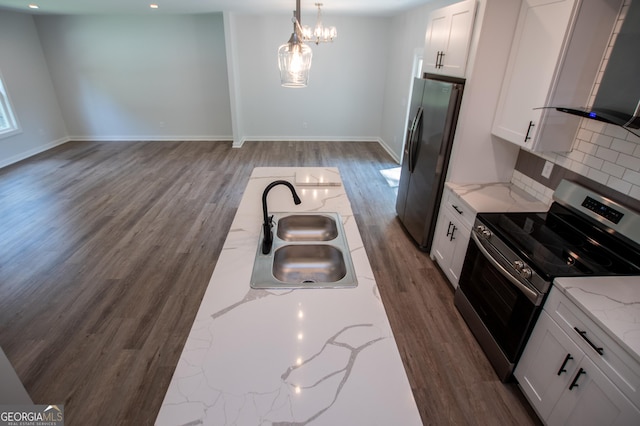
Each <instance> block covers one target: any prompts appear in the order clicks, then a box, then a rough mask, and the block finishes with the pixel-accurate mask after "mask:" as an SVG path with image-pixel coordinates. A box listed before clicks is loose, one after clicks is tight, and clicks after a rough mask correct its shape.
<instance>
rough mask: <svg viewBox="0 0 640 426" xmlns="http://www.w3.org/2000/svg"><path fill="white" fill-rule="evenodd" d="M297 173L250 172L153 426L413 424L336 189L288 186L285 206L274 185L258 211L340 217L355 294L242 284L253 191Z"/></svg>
mask: <svg viewBox="0 0 640 426" xmlns="http://www.w3.org/2000/svg"><path fill="white" fill-rule="evenodd" d="M303 171H304V168H299V167H298V168H294V167H262V168H256V169H254V171H253V173H252V175H251V178H250V179H249V183H248V185H247V188H246V190H245V193H244V195H243V198H242V200H241V202H240V206H239V208H238V211H237V213H236V216H235V218H234V220H233V223H232V225H231V229H230V231H229V234H228V235H227V239H226V241H225V243H224V246H223V249H222V252H221V254H220V257H219V258H218V261H217V263H216V267H215V270H214V272H213V275H212V277H211V280H210V282H209V286H208V287H207V290H206V292H205V295H204V298H203V300H202V303H201V305H200V308H199V311H198V313H197V316H196V318H195V321H194V324H193V326H192V329H191V332H190V333H189V336H188V338H187V341H186V344H185V347H184V349H183V352H182V355H181V357H180V360H179V362H178V366H177V367H176V370H175V372H174V375H173V378H172V380H171V383H170V385H169V389H168V391H167V394H166V395H165V399H164V402H163V404H162V407H161V409H160V412H159V414H158V418H157V420H156V424H158V425H184V424H216V425H231V424H233V425H264V424H275V423H282V424H301V425H302V424H307V423H310V422H313V424H314V425H337V424H367V425H374V424H379V425H388V424H402V425H420V424H422V423H421V419H420V415H419V412H418V409H417V407H416V404H415V401H414V398H413V394H412V392H411V388H410V385H409V381H408V379H407V375H406V373H405V371H404V368H403V365H402V360H401V358H400V354H399V352H398V348H397V346H396V342H395V339H394V337H393V333H392V331H391V327H390V325H389V321H388V319H387V316H386V313H385V310H384V306H383V304H382V301H381V299H380V294H379V292H378V288H377V286H376V282H375V280H374V277H373V272H372V270H371V266H370V264H369V260H368V258H367V254H366V252H365V250H364V246H363V243H362V240H361V237H360V233H359V230H358V227H357V224H356V222H355V219H354V217H353V213H352V211H351V206H350V204H349V200H348V198H347V195H346V193H345V190H344V186H342V185H331V186H325V187H323V186H315V187H297V188H296V190H297V192H298V194H299V195H300V198H301V199H302V204H300V205H298V206H296V205H294V204H293V201H292V197H291V193H290V191H289V190H288V188H286V187H284V186H282V185H280V186H276V187H274V188H273V189H272V190H271V191H270V192H269V196H268V205H269V210H270V212H278V211H280V212H288V211H291V212H323V211H324V212H337V213H339V214H340V215H341V217H342V221H343V225H344V228H345V233H346V235H347V241H348V244H349V249H350V252H351V257H352V260H353V264H354V267H355V272H356V275H357V279H358V286H357V287H356V288H347V289H296V290H254V289H251V288H250V286H249V281H250V277H251V271H252V268H253V261H254V257H255V254H256V251H257V247H258V239H259V235H260V230H261V224H262V206H261V197H262V192H263V190H264V188H265V187H266V186H267V185H268V184H269V183H270V182H272V181H274V180H278V179H285V180H288V181H290V182H292V183H293V182H295V177H296V173H300V172H303ZM327 171H328V172H329V173H336V174H338V170H337V169H336V168H327ZM210 220H215V218H211V219H210ZM211 237H212V238H219V236H211Z"/></svg>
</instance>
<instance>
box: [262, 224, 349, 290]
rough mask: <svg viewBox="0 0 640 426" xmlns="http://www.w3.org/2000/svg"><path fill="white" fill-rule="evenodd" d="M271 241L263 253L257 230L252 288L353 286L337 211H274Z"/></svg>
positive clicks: (342, 229) (345, 242)
mask: <svg viewBox="0 0 640 426" xmlns="http://www.w3.org/2000/svg"><path fill="white" fill-rule="evenodd" d="M273 223H274V225H273V228H272V230H273V245H272V248H271V251H270V252H269V253H268V254H262V250H261V246H262V239H263V235H262V232H261V233H260V238H259V240H258V247H257V250H256V257H255V261H254V264H253V272H252V274H251V287H252V288H270V289H278V288H281V289H291V288H341V287H356V286H357V285H358V281H357V280H356V275H355V271H354V268H353V261H352V260H351V252H350V251H349V246H348V244H347V238H346V235H345V232H344V228H343V226H342V218H341V217H340V215H339V214H338V213H333V212H326V213H325V212H322V213H273Z"/></svg>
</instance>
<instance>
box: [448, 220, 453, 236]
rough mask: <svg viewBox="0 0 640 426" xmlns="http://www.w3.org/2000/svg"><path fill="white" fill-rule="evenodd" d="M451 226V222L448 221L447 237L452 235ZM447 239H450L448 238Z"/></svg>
mask: <svg viewBox="0 0 640 426" xmlns="http://www.w3.org/2000/svg"><path fill="white" fill-rule="evenodd" d="M452 226H453V223H451V222H449V227H448V228H447V237H448V236H450V235H453V232H452V231H451V227H452ZM449 241H451V239H449Z"/></svg>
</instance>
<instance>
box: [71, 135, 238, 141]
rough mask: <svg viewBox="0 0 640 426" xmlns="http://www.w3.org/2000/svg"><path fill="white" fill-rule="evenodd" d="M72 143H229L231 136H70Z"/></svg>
mask: <svg viewBox="0 0 640 426" xmlns="http://www.w3.org/2000/svg"><path fill="white" fill-rule="evenodd" d="M69 140H72V141H86V142H111V141H113V142H145V141H151V142H167V141H190V142H191V141H193V142H229V141H231V140H233V136H231V135H229V136H224V135H223V136H193V135H189V136H157V135H156V136H123V135H116V136H97V137H96V136H78V135H76V136H70V137H69Z"/></svg>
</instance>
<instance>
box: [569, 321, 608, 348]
mask: <svg viewBox="0 0 640 426" xmlns="http://www.w3.org/2000/svg"><path fill="white" fill-rule="evenodd" d="M573 329H574V330H575V331H576V332H577V333H578V334H579V335H580V336H582V338H583V339H584V340H585V342H587V343H588V344H589V346H591V347H592V348H593V350H594V351H596V352H598V353H599V354H600V355H604V349H603V348H599V347H598V346H596V345H594V344H593V342H592V341H591V340H589V338H588V337H587V332H586V331H581V330H580V329H579V328H578V327H573Z"/></svg>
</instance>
